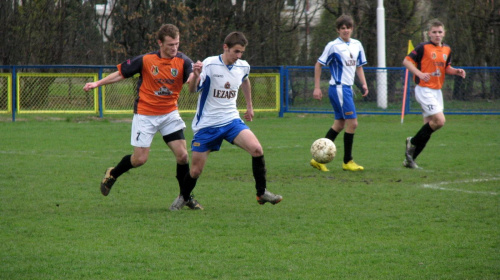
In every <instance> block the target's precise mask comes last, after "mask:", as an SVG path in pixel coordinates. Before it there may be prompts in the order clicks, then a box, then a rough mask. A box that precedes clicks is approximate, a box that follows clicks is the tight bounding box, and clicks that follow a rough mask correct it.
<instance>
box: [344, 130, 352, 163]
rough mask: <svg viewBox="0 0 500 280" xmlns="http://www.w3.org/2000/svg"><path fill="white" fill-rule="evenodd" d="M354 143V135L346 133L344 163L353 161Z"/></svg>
mask: <svg viewBox="0 0 500 280" xmlns="http://www.w3.org/2000/svg"><path fill="white" fill-rule="evenodd" d="M353 142H354V134H352V133H347V132H344V163H348V162H349V161H350V160H352V143H353Z"/></svg>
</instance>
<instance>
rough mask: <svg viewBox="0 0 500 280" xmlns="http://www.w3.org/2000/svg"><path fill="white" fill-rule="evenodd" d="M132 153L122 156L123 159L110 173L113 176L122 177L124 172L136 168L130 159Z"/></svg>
mask: <svg viewBox="0 0 500 280" xmlns="http://www.w3.org/2000/svg"><path fill="white" fill-rule="evenodd" d="M131 157H132V155H126V156H124V157H123V158H122V160H121V161H120V162H119V163H118V165H117V166H115V168H113V170H111V172H110V174H111V176H113V177H114V178H115V179H117V178H118V177H120V176H121V175H122V174H123V173H125V172H127V171H129V170H130V169H132V168H134V167H133V166H132V162H131V161H130V158H131Z"/></svg>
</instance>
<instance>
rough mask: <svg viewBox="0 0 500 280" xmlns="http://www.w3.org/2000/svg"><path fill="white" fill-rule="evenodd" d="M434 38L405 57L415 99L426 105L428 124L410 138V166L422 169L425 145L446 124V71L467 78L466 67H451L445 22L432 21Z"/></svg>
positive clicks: (430, 32)
mask: <svg viewBox="0 0 500 280" xmlns="http://www.w3.org/2000/svg"><path fill="white" fill-rule="evenodd" d="M427 34H428V36H429V38H430V41H429V42H425V43H420V44H419V45H418V46H417V47H416V48H415V49H414V50H413V51H412V52H410V53H409V54H408V55H407V56H406V57H405V59H404V60H403V65H404V66H405V67H406V68H408V70H409V71H410V72H411V73H412V74H413V75H414V79H415V83H416V84H417V85H416V86H415V99H416V100H417V102H418V103H420V105H421V106H422V111H423V113H422V114H423V117H424V125H423V126H422V128H420V130H419V131H418V132H417V134H415V136H413V137H408V138H406V150H405V160H404V161H403V165H404V166H405V167H407V168H419V167H418V165H417V163H416V162H415V159H416V158H417V156H418V155H419V154H420V153H421V152H422V150H423V149H424V148H425V145H426V144H427V142H428V141H429V139H430V138H431V135H432V133H434V132H435V131H436V130H438V129H440V128H441V127H443V126H444V123H445V117H444V113H443V109H444V104H443V93H442V92H441V88H442V86H443V83H444V79H445V74H448V75H457V76H460V77H462V78H465V70H463V69H458V68H453V67H452V66H451V48H450V46H448V45H446V44H444V43H443V38H444V36H445V29H444V24H443V23H442V22H440V21H438V20H435V21H432V22H431V23H430V24H429V29H428V32H427Z"/></svg>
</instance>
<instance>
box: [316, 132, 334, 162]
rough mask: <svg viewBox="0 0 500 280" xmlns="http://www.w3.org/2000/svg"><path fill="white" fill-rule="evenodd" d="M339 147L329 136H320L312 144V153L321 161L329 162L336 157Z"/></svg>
mask: <svg viewBox="0 0 500 280" xmlns="http://www.w3.org/2000/svg"><path fill="white" fill-rule="evenodd" d="M336 153H337V147H335V144H334V143H333V142H332V140H330V139H328V138H319V139H318V140H316V141H314V143H313V144H312V145H311V155H312V157H313V159H314V160H315V161H317V162H319V163H329V162H330V161H332V160H333V159H334V158H335V154H336Z"/></svg>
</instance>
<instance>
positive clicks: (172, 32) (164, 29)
mask: <svg viewBox="0 0 500 280" xmlns="http://www.w3.org/2000/svg"><path fill="white" fill-rule="evenodd" d="M165 36H168V37H172V38H177V36H179V28H177V26H175V25H173V24H164V25H162V26H161V27H160V29H159V30H158V35H157V39H158V40H160V41H162V42H163V40H164V39H165Z"/></svg>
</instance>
